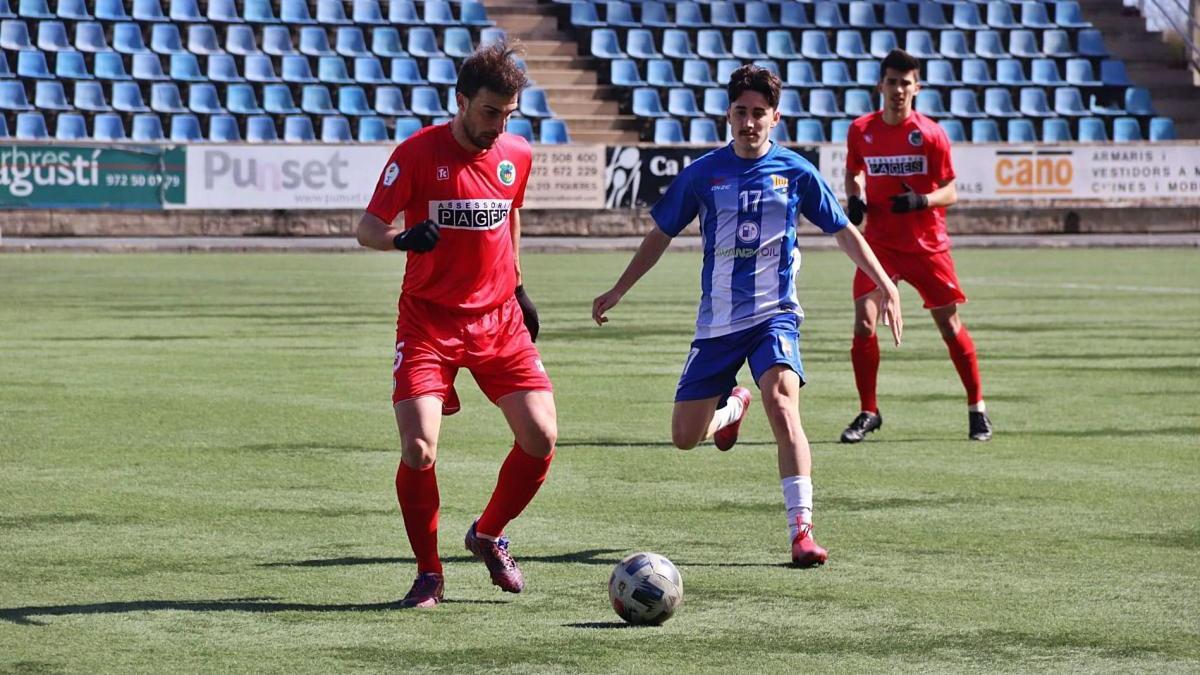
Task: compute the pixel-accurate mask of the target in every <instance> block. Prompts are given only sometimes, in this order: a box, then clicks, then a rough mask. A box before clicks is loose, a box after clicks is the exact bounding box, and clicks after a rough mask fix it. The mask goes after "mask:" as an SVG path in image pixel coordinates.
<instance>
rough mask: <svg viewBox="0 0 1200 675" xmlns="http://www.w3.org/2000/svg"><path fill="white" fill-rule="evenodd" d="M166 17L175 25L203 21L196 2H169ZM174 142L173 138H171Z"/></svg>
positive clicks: (181, 0)
mask: <svg viewBox="0 0 1200 675" xmlns="http://www.w3.org/2000/svg"><path fill="white" fill-rule="evenodd" d="M167 16H168V17H169V18H170V19H171V21H174V22H176V23H196V22H200V21H204V17H203V16H202V15H201V14H200V6H199V5H198V4H197V2H196V0H171V4H170V8H169V9H168V10H167ZM172 140H174V138H172Z"/></svg>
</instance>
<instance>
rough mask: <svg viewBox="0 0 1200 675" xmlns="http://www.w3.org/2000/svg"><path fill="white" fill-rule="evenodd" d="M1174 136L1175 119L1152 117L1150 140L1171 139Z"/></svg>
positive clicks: (1174, 137) (1173, 138)
mask: <svg viewBox="0 0 1200 675" xmlns="http://www.w3.org/2000/svg"><path fill="white" fill-rule="evenodd" d="M1175 139H1176V136H1175V120H1173V119H1171V118H1170V117H1154V118H1151V120H1150V140H1152V141H1173V140H1175Z"/></svg>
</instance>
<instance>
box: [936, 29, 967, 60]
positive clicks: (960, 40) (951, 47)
mask: <svg viewBox="0 0 1200 675" xmlns="http://www.w3.org/2000/svg"><path fill="white" fill-rule="evenodd" d="M938 53H939V54H941V55H942V56H943V57H945V58H947V59H969V58H971V57H972V56H974V53H973V52H971V50H970V49H968V48H967V36H966V34H965V33H963V32H962V31H960V30H944V31H942V34H941V35H940V36H938Z"/></svg>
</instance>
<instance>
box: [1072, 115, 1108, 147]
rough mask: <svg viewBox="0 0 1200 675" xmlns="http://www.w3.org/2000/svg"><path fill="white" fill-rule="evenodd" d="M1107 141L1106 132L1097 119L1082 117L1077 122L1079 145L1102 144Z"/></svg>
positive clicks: (1100, 121)
mask: <svg viewBox="0 0 1200 675" xmlns="http://www.w3.org/2000/svg"><path fill="white" fill-rule="evenodd" d="M1107 141H1108V130H1107V129H1105V128H1104V120H1102V119H1100V118H1099V117H1083V118H1080V120H1079V142H1080V143H1104V142H1107Z"/></svg>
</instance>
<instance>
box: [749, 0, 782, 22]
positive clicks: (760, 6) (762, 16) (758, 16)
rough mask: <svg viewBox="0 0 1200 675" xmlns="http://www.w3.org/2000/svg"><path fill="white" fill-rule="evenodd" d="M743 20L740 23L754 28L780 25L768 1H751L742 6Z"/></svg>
mask: <svg viewBox="0 0 1200 675" xmlns="http://www.w3.org/2000/svg"><path fill="white" fill-rule="evenodd" d="M742 13H743V20H742V23H741V24H740V25H745V26H751V27H753V28H774V27H775V26H777V25H779V22H777V21H776V20H775V17H774V15H773V14H772V12H771V5H770V4H769V3H767V2H760V1H751V2H747V3H746V4H745V5H743V6H742Z"/></svg>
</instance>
